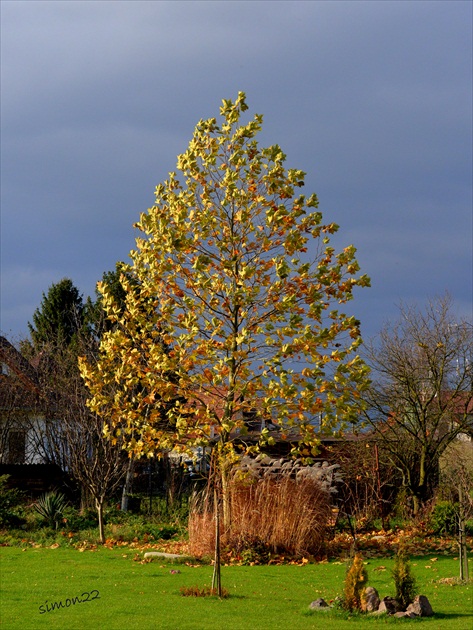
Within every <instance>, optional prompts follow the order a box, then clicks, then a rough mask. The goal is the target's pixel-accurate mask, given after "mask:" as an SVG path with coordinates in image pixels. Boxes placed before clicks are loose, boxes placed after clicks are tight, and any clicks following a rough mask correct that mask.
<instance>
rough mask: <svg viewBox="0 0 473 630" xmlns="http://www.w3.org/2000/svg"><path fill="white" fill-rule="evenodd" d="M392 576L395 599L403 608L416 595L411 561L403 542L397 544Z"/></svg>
mask: <svg viewBox="0 0 473 630" xmlns="http://www.w3.org/2000/svg"><path fill="white" fill-rule="evenodd" d="M392 576H393V579H394V585H395V587H396V595H395V599H397V601H398V602H399V603H400V604H401V606H402V609H403V610H405V609H406V608H407V607H408V606H409V604H411V603H412V602H413V601H414V597H415V596H416V595H417V584H416V580H415V578H414V576H413V575H412V573H411V563H410V562H409V557H408V555H407V553H406V550H405V548H404V544H403V543H401V544H400V545H399V548H398V551H397V554H396V559H395V561H394V568H393V570H392Z"/></svg>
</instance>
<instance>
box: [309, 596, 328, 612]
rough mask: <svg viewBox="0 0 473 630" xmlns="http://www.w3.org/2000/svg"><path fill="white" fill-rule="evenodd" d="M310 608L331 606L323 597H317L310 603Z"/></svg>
mask: <svg viewBox="0 0 473 630" xmlns="http://www.w3.org/2000/svg"><path fill="white" fill-rule="evenodd" d="M309 608H310V609H311V610H320V609H321V608H330V606H329V605H328V604H327V602H326V601H325V599H322V598H321V597H320V598H319V599H315V600H314V601H313V602H311V603H310V604H309Z"/></svg>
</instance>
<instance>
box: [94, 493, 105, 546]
mask: <svg viewBox="0 0 473 630" xmlns="http://www.w3.org/2000/svg"><path fill="white" fill-rule="evenodd" d="M95 507H96V508H97V515H98V517H99V539H100V542H101V543H102V545H103V544H104V542H105V529H104V524H103V499H99V498H96V499H95Z"/></svg>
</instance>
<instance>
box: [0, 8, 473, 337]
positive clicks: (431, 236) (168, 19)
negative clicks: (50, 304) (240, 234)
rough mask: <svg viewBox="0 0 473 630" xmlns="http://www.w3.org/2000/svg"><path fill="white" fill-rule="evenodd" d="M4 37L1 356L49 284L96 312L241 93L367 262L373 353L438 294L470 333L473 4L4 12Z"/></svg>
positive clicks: (362, 312) (363, 313)
mask: <svg viewBox="0 0 473 630" xmlns="http://www.w3.org/2000/svg"><path fill="white" fill-rule="evenodd" d="M1 23H2V26H1V29H2V31H1V158H2V162H1V167H2V179H1V211H2V215H1V279H2V284H1V321H0V331H1V332H2V333H3V334H5V335H7V336H8V337H9V338H12V339H15V338H18V337H19V336H21V335H24V334H26V332H27V322H28V321H29V320H31V318H32V315H33V312H34V310H35V308H36V307H37V306H38V305H39V303H40V301H41V296H42V293H43V292H46V291H47V290H48V287H49V286H50V285H51V284H52V283H54V282H58V281H59V280H60V279H61V278H63V277H65V276H66V277H70V278H71V279H72V280H73V282H74V283H75V284H76V286H77V287H78V288H79V289H80V291H81V292H82V293H83V294H84V296H86V295H92V294H93V293H94V287H95V283H96V281H97V280H100V278H101V277H102V274H103V272H104V271H108V270H111V269H113V268H114V266H115V262H116V261H117V260H125V259H127V256H128V252H129V250H130V249H131V248H132V247H133V245H134V238H135V236H136V235H135V233H134V230H133V228H132V224H133V222H134V221H136V220H137V219H138V217H139V214H140V212H142V211H144V210H146V209H147V208H148V206H150V205H151V204H152V203H153V191H154V188H155V186H156V184H158V183H159V182H161V181H163V180H164V179H165V178H166V177H167V174H168V172H169V171H171V170H174V168H175V164H176V156H177V154H178V153H180V152H182V151H184V150H185V149H186V147H187V143H188V141H189V140H190V138H191V135H192V131H193V128H194V126H195V124H196V123H197V121H198V120H199V119H200V118H207V117H210V116H216V115H217V114H218V109H219V106H220V103H221V100H222V98H235V97H236V95H237V92H238V91H239V90H242V91H245V92H246V94H247V101H248V104H249V106H250V112H249V114H250V115H253V114H254V113H256V112H257V113H262V114H264V130H263V133H262V134H261V135H260V138H259V141H260V144H262V145H269V144H273V143H278V144H280V145H281V147H282V149H283V150H284V151H285V153H286V154H287V156H288V166H290V167H295V168H301V169H302V170H304V171H306V172H307V178H306V190H305V192H306V193H307V194H310V193H312V192H316V193H317V194H318V196H319V199H320V204H321V206H320V207H321V210H322V212H323V213H324V219H325V221H335V222H337V223H338V224H339V225H340V232H339V234H338V235H337V238H336V240H335V244H336V245H337V246H339V247H343V246H345V245H348V244H350V243H353V244H354V245H355V246H356V247H357V248H358V254H359V256H358V257H359V261H360V264H361V266H362V271H363V272H364V273H367V274H369V275H370V276H371V279H372V288H371V289H366V290H359V291H357V293H356V297H355V300H354V302H353V303H352V306H351V309H352V311H353V312H354V313H355V314H356V315H357V316H359V317H360V319H361V321H362V331H363V333H364V335H365V336H370V335H372V334H374V333H376V332H378V331H379V329H380V327H381V325H382V324H383V322H384V321H385V320H387V319H389V318H395V317H396V313H397V311H396V305H397V304H399V302H400V301H405V302H411V301H416V302H418V303H419V304H423V303H424V302H425V301H426V300H427V299H428V298H430V297H434V296H436V295H441V294H443V293H444V292H445V291H449V292H450V294H451V296H452V298H453V299H454V301H455V304H456V308H457V310H458V313H459V314H461V315H463V316H466V317H471V312H472V287H473V277H472V274H473V271H472V266H473V265H472V241H473V228H472V35H471V33H472V3H471V2H469V1H455V0H449V1H448V2H443V1H434V2H430V1H422V2H416V1H410V2H389V1H383V2H375V1H369V2H364V1H363V2H357V1H356V0H349V1H348V2H344V1H337V2H333V1H327V2H323V1H320V2H298V1H291V2H271V1H267V0H266V1H264V2H255V1H253V2H231V1H226V2H224V1H222V2H198V1H194V2H152V1H148V2H139V1H133V2H128V1H122V2H109V1H106V2H101V1H98V0H95V1H94V2H74V1H71V0H68V1H67V2H61V1H55V2H42V1H38V0H36V1H35V2H29V1H25V2H23V1H21V0H15V1H8V0H3V1H2V2H1Z"/></svg>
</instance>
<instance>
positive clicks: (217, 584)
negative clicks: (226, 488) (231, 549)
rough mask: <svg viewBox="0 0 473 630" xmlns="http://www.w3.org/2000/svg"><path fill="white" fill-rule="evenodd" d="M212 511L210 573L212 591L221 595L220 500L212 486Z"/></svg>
mask: <svg viewBox="0 0 473 630" xmlns="http://www.w3.org/2000/svg"><path fill="white" fill-rule="evenodd" d="M214 511H215V556H214V570H213V575H212V586H211V590H212V592H215V591H217V595H218V596H219V597H222V578H221V561H220V502H219V497H218V492H217V488H216V487H215V488H214Z"/></svg>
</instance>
